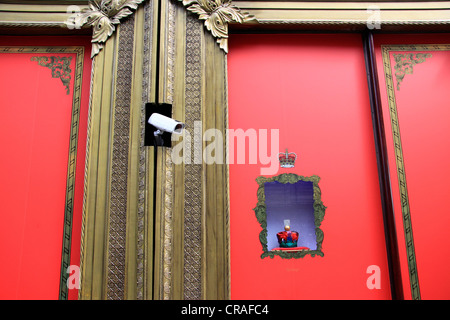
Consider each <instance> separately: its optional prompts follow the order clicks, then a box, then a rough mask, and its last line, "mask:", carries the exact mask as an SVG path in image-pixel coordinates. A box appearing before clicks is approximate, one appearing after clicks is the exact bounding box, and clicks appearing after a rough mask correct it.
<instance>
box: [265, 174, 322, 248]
mask: <svg viewBox="0 0 450 320" xmlns="http://www.w3.org/2000/svg"><path fill="white" fill-rule="evenodd" d="M264 191H265V203H266V214H267V249H268V250H269V251H270V250H272V249H274V248H277V247H279V244H278V240H277V236H276V235H277V233H278V232H280V231H284V220H286V219H289V220H290V222H291V230H292V231H297V232H298V233H299V239H298V243H297V246H299V247H308V248H309V249H311V250H316V249H317V241H316V233H315V224H314V206H313V205H314V198H313V183H312V182H310V181H298V182H296V183H286V184H284V183H280V182H278V181H274V182H266V183H265V184H264Z"/></svg>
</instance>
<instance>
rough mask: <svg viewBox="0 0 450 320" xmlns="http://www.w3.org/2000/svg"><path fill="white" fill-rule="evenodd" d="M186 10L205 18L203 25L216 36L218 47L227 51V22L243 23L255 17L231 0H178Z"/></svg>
mask: <svg viewBox="0 0 450 320" xmlns="http://www.w3.org/2000/svg"><path fill="white" fill-rule="evenodd" d="M180 1H182V2H183V5H184V6H185V7H187V10H189V11H191V12H193V13H196V14H198V15H199V19H200V20H205V27H206V29H207V30H208V31H210V32H211V34H212V35H213V37H215V38H217V43H218V44H219V45H220V48H221V49H223V50H224V51H225V52H228V23H230V22H237V23H244V22H246V21H251V20H254V19H255V17H253V16H251V15H250V14H248V13H243V12H241V10H240V9H239V8H237V7H236V6H234V5H232V4H231V0H180Z"/></svg>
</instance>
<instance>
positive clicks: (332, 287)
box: [228, 34, 390, 299]
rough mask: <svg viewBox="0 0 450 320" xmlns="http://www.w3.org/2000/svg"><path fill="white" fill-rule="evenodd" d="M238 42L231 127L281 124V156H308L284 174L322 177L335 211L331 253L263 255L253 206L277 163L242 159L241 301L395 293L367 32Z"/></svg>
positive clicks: (234, 251) (238, 209)
mask: <svg viewBox="0 0 450 320" xmlns="http://www.w3.org/2000/svg"><path fill="white" fill-rule="evenodd" d="M229 45H230V50H229V54H228V72H229V73H228V80H229V84H228V85H229V127H230V128H231V129H239V128H241V129H243V130H247V129H249V128H253V129H255V130H257V131H258V130H259V129H268V130H269V132H270V129H279V135H280V137H279V151H278V152H284V151H285V149H286V148H288V149H289V151H290V152H295V153H297V154H298V157H299V158H298V160H297V162H296V164H295V168H292V169H279V171H278V172H277V173H276V174H280V173H285V172H292V173H296V174H298V175H303V176H311V175H318V176H319V177H320V178H321V181H320V183H319V186H320V188H321V191H322V201H323V202H324V205H325V206H326V207H327V209H326V213H325V219H324V221H323V223H322V225H321V229H322V230H323V232H324V241H323V252H324V257H319V256H316V257H311V256H306V257H304V258H300V259H289V260H286V259H281V258H280V257H275V258H274V259H270V258H265V259H261V258H260V255H261V253H262V252H263V251H262V247H261V244H260V241H259V233H260V231H261V227H260V225H259V223H258V222H257V220H256V217H255V213H254V211H253V208H254V207H255V206H256V203H257V195H256V191H257V188H258V184H257V183H256V182H255V179H256V178H257V177H258V176H260V175H261V173H260V169H261V168H262V167H267V165H262V164H261V162H258V163H257V164H249V163H248V160H247V162H246V163H247V164H236V160H234V163H235V164H231V165H230V210H231V213H230V214H231V217H230V220H231V221H230V224H231V225H230V232H231V239H230V245H231V253H230V256H231V298H232V299H389V298H390V288H389V280H388V270H387V259H386V248H385V241H384V229H383V221H382V212H381V202H380V195H379V184H378V174H377V165H376V157H375V147H374V140H373V132H372V120H371V113H370V105H369V98H368V88H367V79H366V75H365V65H364V55H363V49H362V42H361V36H360V35H337V34H336V35H231V36H230V39H229ZM269 137H270V135H269ZM269 150H270V149H269ZM235 152H237V151H235ZM247 152H248V147H247ZM280 231H281V230H280ZM271 236H275V235H271ZM371 265H376V266H379V268H380V281H381V289H372V290H370V289H368V287H367V285H366V282H367V279H368V278H369V276H370V275H371V274H368V273H367V272H366V271H367V268H368V267H369V266H371Z"/></svg>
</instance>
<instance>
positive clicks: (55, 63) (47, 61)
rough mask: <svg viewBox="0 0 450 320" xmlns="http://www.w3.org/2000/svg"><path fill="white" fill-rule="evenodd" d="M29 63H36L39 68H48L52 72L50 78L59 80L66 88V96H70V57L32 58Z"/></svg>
mask: <svg viewBox="0 0 450 320" xmlns="http://www.w3.org/2000/svg"><path fill="white" fill-rule="evenodd" d="M31 61H37V63H38V64H39V65H40V66H43V67H46V68H49V69H50V70H52V78H59V79H61V82H62V83H63V85H64V87H65V88H66V94H70V88H69V85H70V79H72V76H71V72H72V70H71V69H70V62H71V61H72V57H59V56H50V57H47V56H34V57H31Z"/></svg>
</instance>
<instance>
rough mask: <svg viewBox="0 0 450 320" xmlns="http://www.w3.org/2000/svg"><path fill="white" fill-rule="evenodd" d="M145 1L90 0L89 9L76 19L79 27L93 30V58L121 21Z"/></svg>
mask: <svg viewBox="0 0 450 320" xmlns="http://www.w3.org/2000/svg"><path fill="white" fill-rule="evenodd" d="M142 1H143V0H90V1H89V7H88V8H86V9H84V10H83V11H82V12H81V13H79V14H77V15H76V16H75V17H74V20H75V21H74V24H75V25H76V26H78V27H81V26H84V25H89V26H92V28H93V31H92V33H93V35H92V53H91V58H93V57H94V56H95V55H97V54H98V53H99V52H100V50H101V49H102V48H103V44H104V43H105V42H106V40H108V38H109V37H110V36H111V35H112V34H113V32H114V31H115V29H116V27H115V25H116V24H119V23H120V19H122V18H124V17H127V16H129V15H130V14H132V13H133V12H132V11H131V9H133V10H134V9H136V8H137V7H138V5H139V4H140V3H141V2H142Z"/></svg>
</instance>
